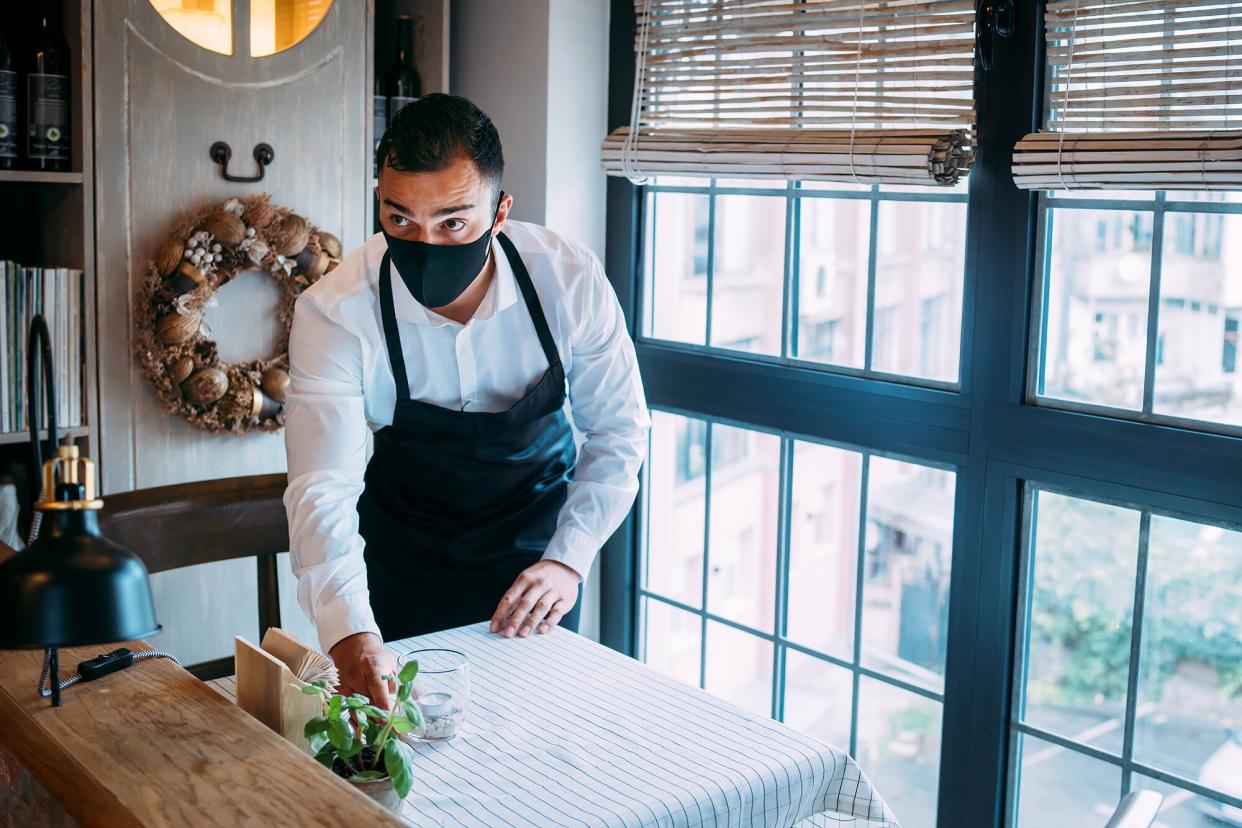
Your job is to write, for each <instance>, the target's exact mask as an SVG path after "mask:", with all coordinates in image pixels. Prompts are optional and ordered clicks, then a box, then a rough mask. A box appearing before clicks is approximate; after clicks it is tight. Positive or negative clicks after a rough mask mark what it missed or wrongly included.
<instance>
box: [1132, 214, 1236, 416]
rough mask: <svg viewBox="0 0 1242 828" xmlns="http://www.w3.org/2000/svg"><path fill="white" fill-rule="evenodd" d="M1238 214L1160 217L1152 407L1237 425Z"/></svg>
mask: <svg viewBox="0 0 1242 828" xmlns="http://www.w3.org/2000/svg"><path fill="white" fill-rule="evenodd" d="M1239 322H1242V215H1232V216H1229V215H1222V214H1220V213H1172V212H1171V213H1167V214H1166V215H1165V218H1164V248H1163V264H1162V266H1161V270H1160V320H1159V339H1158V340H1157V341H1156V394H1155V400H1154V405H1153V408H1154V410H1155V411H1156V412H1157V413H1159V414H1172V415H1174V416H1177V417H1188V418H1191V419H1195V420H1207V421H1210V422H1214V423H1232V424H1234V425H1239V424H1242V372H1239V367H1238V326H1239Z"/></svg>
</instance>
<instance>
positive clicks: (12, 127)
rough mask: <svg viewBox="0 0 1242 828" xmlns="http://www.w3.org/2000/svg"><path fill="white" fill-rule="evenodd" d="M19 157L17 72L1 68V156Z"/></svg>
mask: <svg viewBox="0 0 1242 828" xmlns="http://www.w3.org/2000/svg"><path fill="white" fill-rule="evenodd" d="M16 157H17V73H16V72H8V71H3V70H0V158H16Z"/></svg>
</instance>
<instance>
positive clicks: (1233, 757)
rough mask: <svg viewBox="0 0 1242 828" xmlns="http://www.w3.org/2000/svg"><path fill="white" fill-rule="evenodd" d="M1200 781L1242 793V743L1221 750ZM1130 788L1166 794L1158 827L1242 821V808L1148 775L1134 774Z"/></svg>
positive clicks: (1200, 827)
mask: <svg viewBox="0 0 1242 828" xmlns="http://www.w3.org/2000/svg"><path fill="white" fill-rule="evenodd" d="M1205 777H1206V778H1205ZM1207 779H1215V780H1216V782H1215V784H1213V783H1210V782H1208V781H1207ZM1199 781H1200V782H1202V783H1203V784H1205V785H1207V784H1211V785H1212V787H1214V788H1216V789H1217V790H1221V791H1224V792H1226V793H1229V794H1232V795H1233V796H1242V745H1240V744H1238V743H1237V742H1234V743H1233V744H1232V747H1231V750H1230V752H1229V753H1225V752H1222V753H1221V755H1220V756H1219V757H1218V758H1216V759H1215V761H1213V762H1212V763H1211V765H1210V766H1209V767H1205V769H1204V776H1203V777H1200V778H1199ZM1130 790H1148V791H1155V792H1156V793H1158V794H1163V795H1164V803H1163V804H1161V806H1160V812H1159V815H1158V817H1157V820H1156V822H1155V825H1156V826H1157V828H1227V826H1238V825H1242V808H1238V807H1235V806H1232V805H1226V804H1225V803H1223V802H1219V801H1217V800H1215V799H1209V798H1208V797H1206V796H1199V795H1197V794H1193V793H1191V792H1190V791H1187V790H1185V789H1183V788H1175V787H1174V786H1172V785H1169V784H1166V783H1164V782H1161V781H1159V780H1157V779H1152V778H1151V777H1148V776H1140V775H1138V774H1135V775H1134V776H1133V777H1131V779H1130Z"/></svg>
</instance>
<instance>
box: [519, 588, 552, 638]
mask: <svg viewBox="0 0 1242 828" xmlns="http://www.w3.org/2000/svg"><path fill="white" fill-rule="evenodd" d="M555 598H556V596H554V595H553V594H552V593H550V592H545V593H544V595H543V597H542V598H540V599H539V600H538V601H536V602H535V606H534V607H533V608H532V609H531V611H530V615H527V616H526V620H525V621H523V622H522V627H521V629H519V630H518V636H519V637H520V638H525V637H526V636H528V635H530V634H531V632H532V631H533V630H534V629H535V626H536V625H538V624H539V623H540V622H541V621H543V619H545V618H547V617H548V613H549V612H550V611H551V609H552V605H553V603H554V602H555Z"/></svg>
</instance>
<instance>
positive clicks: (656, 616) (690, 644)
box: [643, 598, 703, 687]
mask: <svg viewBox="0 0 1242 828" xmlns="http://www.w3.org/2000/svg"><path fill="white" fill-rule="evenodd" d="M643 608H644V609H645V610H646V615H645V617H644V620H643V653H644V658H643V660H644V661H645V662H647V664H649V665H651V667H652V668H653V669H655V670H659V671H660V672H661V673H664V674H665V675H668V676H672V677H673V678H675V679H677V680H678V681H683V682H685V683H686V684H690V685H693V686H695V687H698V686H699V657H700V651H701V646H700V643H699V642H700V636H702V634H703V622H702V620H701V619H700V618H699V616H697V615H695V614H693V613H690V612H686V611H685V610H680V609H677V607H671V606H669V605H668V604H665V603H664V602H662V601H656V600H655V599H653V598H644V599H643Z"/></svg>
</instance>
